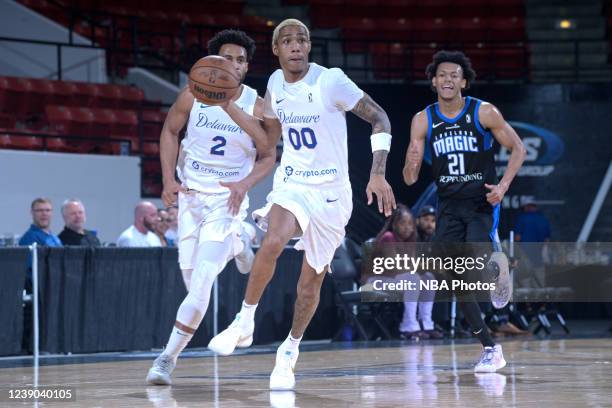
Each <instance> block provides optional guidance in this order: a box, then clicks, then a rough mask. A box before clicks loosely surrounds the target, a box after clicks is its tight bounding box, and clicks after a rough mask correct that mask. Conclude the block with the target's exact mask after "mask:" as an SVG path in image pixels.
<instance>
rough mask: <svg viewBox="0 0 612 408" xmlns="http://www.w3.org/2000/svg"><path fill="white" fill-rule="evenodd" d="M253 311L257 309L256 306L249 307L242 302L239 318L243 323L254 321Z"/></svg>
mask: <svg viewBox="0 0 612 408" xmlns="http://www.w3.org/2000/svg"><path fill="white" fill-rule="evenodd" d="M255 309H257V304H255V305H249V304H247V303H246V302H245V301H242V308H241V309H240V317H241V318H242V319H244V321H253V320H255Z"/></svg>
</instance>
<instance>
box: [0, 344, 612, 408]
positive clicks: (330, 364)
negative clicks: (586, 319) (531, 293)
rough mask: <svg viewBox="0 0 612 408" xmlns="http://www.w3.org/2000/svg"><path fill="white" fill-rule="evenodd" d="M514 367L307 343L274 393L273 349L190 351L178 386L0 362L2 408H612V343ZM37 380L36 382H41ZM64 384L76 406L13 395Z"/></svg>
mask: <svg viewBox="0 0 612 408" xmlns="http://www.w3.org/2000/svg"><path fill="white" fill-rule="evenodd" d="M501 344H502V345H503V348H504V354H505V357H506V360H507V361H508V362H509V363H508V366H507V367H506V368H504V369H502V370H501V371H500V372H498V373H495V374H478V375H476V374H474V373H473V372H472V366H473V364H474V362H475V361H476V359H477V357H478V354H479V352H480V346H479V345H478V344H474V343H471V342H470V343H466V342H449V341H446V342H443V341H441V342H437V343H436V342H432V343H427V344H426V343H421V344H418V343H416V344H415V343H407V342H369V343H358V342H353V343H331V344H330V343H314V344H313V343H310V344H305V345H303V346H302V347H301V353H300V358H299V361H298V365H297V367H296V379H297V388H296V391H295V392H270V391H269V390H268V377H269V375H270V372H271V370H272V367H273V364H274V352H275V347H270V346H267V347H252V348H250V349H248V350H243V351H240V352H239V353H237V354H236V355H232V356H229V357H215V356H213V355H212V354H211V353H210V352H209V351H205V350H196V351H188V352H187V353H185V354H184V356H183V357H181V358H180V359H179V363H178V367H177V369H176V370H175V372H174V376H173V379H174V384H173V385H172V386H171V387H163V386H162V387H159V386H158V387H152V386H146V385H145V384H144V378H145V375H146V373H147V370H148V368H149V367H150V365H151V362H152V360H153V359H154V357H155V355H156V354H155V353H107V354H93V355H87V356H62V357H53V356H42V357H41V359H40V364H39V367H38V369H36V368H35V366H33V365H32V358H23V357H22V358H4V359H0V392H1V394H0V396H1V397H0V406H2V407H5V406H34V407H37V406H39V407H45V406H49V407H54V406H67V407H270V406H272V407H316V408H321V407H411V406H414V407H436V406H441V407H445V408H446V407H462V408H465V407H487V406H496V407H506V406H538V407H610V406H612V339H611V338H562V339H560V338H557V339H544V340H542V339H536V338H525V339H521V340H508V341H502V342H501ZM36 377H37V378H36ZM35 382H37V383H38V384H39V386H54V387H58V386H59V387H67V388H70V389H72V390H73V392H74V393H75V399H74V400H73V401H66V402H62V403H58V402H49V401H43V400H39V401H38V402H32V401H29V402H18V401H15V400H10V399H9V398H8V392H9V390H11V389H20V388H24V387H26V388H31V387H32V384H33V383H35Z"/></svg>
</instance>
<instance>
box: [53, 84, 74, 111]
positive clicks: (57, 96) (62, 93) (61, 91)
mask: <svg viewBox="0 0 612 408" xmlns="http://www.w3.org/2000/svg"><path fill="white" fill-rule="evenodd" d="M51 83H52V85H53V101H51V102H50V103H52V104H54V105H68V106H70V105H79V103H78V102H77V99H76V98H75V95H76V94H77V93H78V89H77V86H76V85H75V83H74V82H69V81H51Z"/></svg>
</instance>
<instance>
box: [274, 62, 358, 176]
mask: <svg viewBox="0 0 612 408" xmlns="http://www.w3.org/2000/svg"><path fill="white" fill-rule="evenodd" d="M268 94H269V95H268V98H269V99H270V101H269V103H270V104H271V111H272V112H273V115H274V116H275V118H276V119H278V120H279V121H280V123H281V125H282V136H283V156H282V159H281V165H280V167H278V169H277V171H276V174H275V176H274V183H275V185H278V183H295V184H298V185H304V186H325V187H334V186H342V185H346V184H348V183H349V175H348V151H347V140H346V139H347V131H346V113H345V112H346V111H347V110H350V109H352V108H353V107H354V106H355V104H356V103H357V102H358V101H359V100H360V99H361V98H362V97H363V91H362V90H361V89H359V88H358V87H357V85H355V84H354V83H353V82H352V81H351V80H350V79H349V78H348V77H347V76H346V75H345V74H344V72H342V70H340V69H339V68H332V69H328V68H324V67H322V66H320V65H317V64H315V63H310V67H309V69H308V73H307V74H306V76H305V77H304V78H302V79H301V80H300V81H298V82H295V83H288V82H285V79H284V76H283V72H282V70H280V69H279V70H277V71H276V72H274V73H273V74H272V76H270V79H269V81H268ZM267 103H268V102H267ZM272 112H269V110H268V109H267V110H266V116H268V117H271V115H272Z"/></svg>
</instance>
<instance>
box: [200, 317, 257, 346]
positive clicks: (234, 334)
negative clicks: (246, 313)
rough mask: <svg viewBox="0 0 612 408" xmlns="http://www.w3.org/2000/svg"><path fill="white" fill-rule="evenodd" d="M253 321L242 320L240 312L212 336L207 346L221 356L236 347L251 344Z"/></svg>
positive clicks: (253, 328)
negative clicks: (226, 326) (226, 325)
mask: <svg viewBox="0 0 612 408" xmlns="http://www.w3.org/2000/svg"><path fill="white" fill-rule="evenodd" d="M254 330H255V322H254V321H252V320H251V321H242V319H241V316H240V313H238V314H236V318H235V319H234V321H233V322H232V324H230V325H229V327H228V328H227V329H225V330H223V331H222V332H221V333H219V334H217V335H216V336H215V337H213V338H212V339H211V340H210V342H209V343H208V348H209V349H211V350H212V351H214V352H215V353H217V354H219V355H222V356H229V355H230V354H232V353H233V352H234V350H235V349H236V347H240V348H244V347H249V346H250V345H251V344H253V331H254Z"/></svg>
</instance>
